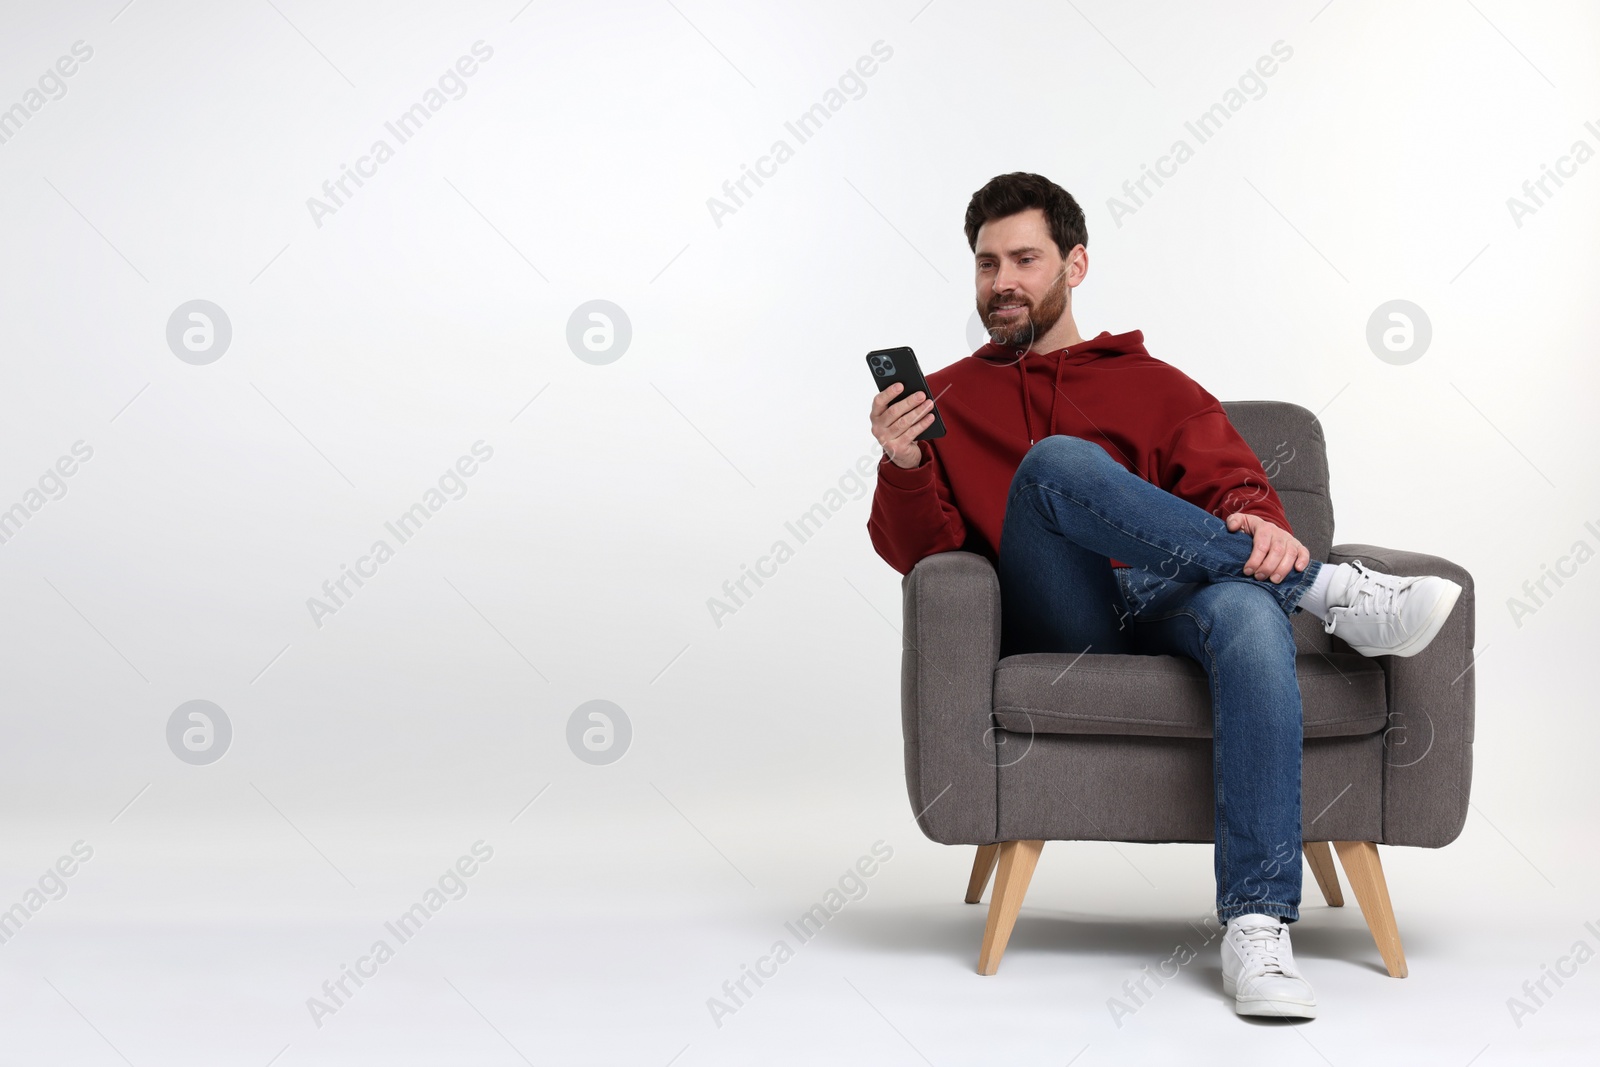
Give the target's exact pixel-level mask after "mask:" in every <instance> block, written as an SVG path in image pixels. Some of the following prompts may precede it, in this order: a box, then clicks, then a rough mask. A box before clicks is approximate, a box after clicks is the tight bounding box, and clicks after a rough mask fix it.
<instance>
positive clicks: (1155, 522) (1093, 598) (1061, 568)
mask: <svg viewBox="0 0 1600 1067" xmlns="http://www.w3.org/2000/svg"><path fill="white" fill-rule="evenodd" d="M1254 543H1255V541H1254V538H1253V537H1251V536H1250V535H1249V534H1246V533H1244V532H1242V531H1239V532H1234V533H1230V532H1229V531H1228V529H1227V526H1226V525H1225V524H1224V523H1223V521H1222V520H1221V519H1219V518H1217V517H1216V516H1214V515H1212V514H1210V513H1209V512H1206V511H1204V510H1203V509H1201V508H1199V507H1196V506H1195V505H1193V504H1191V503H1189V502H1188V501H1186V500H1183V499H1181V498H1179V497H1177V496H1174V495H1173V494H1171V493H1169V492H1167V491H1166V490H1164V489H1162V488H1160V487H1159V486H1156V485H1152V484H1151V483H1149V482H1147V481H1145V480H1144V479H1143V478H1141V477H1139V476H1138V475H1136V474H1132V473H1130V472H1129V471H1128V470H1126V469H1125V468H1124V467H1122V466H1121V465H1120V464H1118V463H1117V462H1116V461H1115V460H1113V459H1112V458H1111V457H1110V456H1109V455H1107V454H1106V452H1105V450H1104V449H1102V448H1101V447H1100V446H1099V445H1096V444H1094V443H1093V442H1090V441H1085V440H1083V439H1081V438H1077V437H1068V436H1065V435H1054V436H1051V437H1046V438H1045V439H1044V440H1042V441H1040V442H1038V443H1037V444H1035V445H1034V446H1033V447H1032V448H1031V449H1029V450H1028V453H1027V455H1026V456H1024V457H1023V460H1022V463H1021V465H1020V466H1018V468H1017V473H1016V475H1015V476H1014V477H1013V478H1012V481H1011V491H1010V496H1009V498H1008V499H1007V502H1006V515H1005V527H1004V529H1003V531H1002V533H1001V538H1000V566H999V577H1000V590H1001V608H1002V621H1001V643H1002V653H1003V654H1004V655H1015V654H1018V653H1023V652H1089V651H1092V652H1095V653H1131V654H1136V655H1146V656H1162V655H1166V656H1188V657H1190V658H1191V659H1194V660H1196V661H1198V662H1199V664H1200V665H1201V667H1203V668H1204V669H1205V673H1206V677H1207V678H1208V679H1209V681H1210V685H1211V709H1212V746H1211V748H1212V762H1213V773H1214V778H1215V788H1214V792H1215V802H1216V821H1215V826H1214V834H1215V838H1214V839H1215V842H1216V847H1215V853H1214V866H1215V869H1216V880H1217V918H1218V919H1219V920H1221V921H1222V922H1224V923H1225V922H1227V920H1229V919H1231V918H1232V917H1233V916H1235V915H1241V914H1244V913H1245V912H1260V913H1264V914H1267V915H1277V916H1280V917H1281V918H1282V919H1283V920H1284V921H1285V922H1295V921H1296V920H1298V919H1299V918H1300V874H1301V859H1300V845H1301V841H1300V817H1301V816H1300V756H1301V744H1302V736H1303V735H1302V722H1301V710H1300V685H1299V681H1298V680H1297V678H1296V676H1295V667H1294V664H1295V643H1294V634H1293V631H1292V629H1291V627H1290V625H1289V616H1290V615H1292V614H1294V613H1295V612H1296V611H1298V610H1299V608H1298V606H1297V605H1298V604H1299V601H1300V598H1301V597H1302V596H1303V595H1304V594H1305V591H1306V590H1307V589H1309V588H1311V583H1312V580H1313V579H1314V578H1315V577H1316V575H1317V571H1318V570H1319V569H1320V568H1321V566H1322V564H1321V563H1320V562H1319V561H1317V560H1315V559H1313V560H1311V561H1310V562H1309V563H1308V564H1307V565H1306V569H1305V570H1303V571H1296V570H1293V569H1292V568H1291V569H1290V571H1289V573H1288V575H1286V576H1285V577H1284V579H1283V581H1282V582H1280V583H1277V584H1274V583H1273V582H1272V581H1271V580H1269V579H1265V578H1250V577H1246V576H1245V574H1244V564H1245V562H1246V561H1247V560H1248V559H1249V558H1250V553H1251V551H1252V549H1253V548H1254ZM1111 559H1116V560H1118V561H1120V562H1122V563H1126V564H1129V566H1127V567H1119V568H1113V567H1112V566H1111V565H1110V560H1111Z"/></svg>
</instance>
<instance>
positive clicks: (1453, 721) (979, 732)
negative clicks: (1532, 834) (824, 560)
mask: <svg viewBox="0 0 1600 1067" xmlns="http://www.w3.org/2000/svg"><path fill="white" fill-rule="evenodd" d="M1224 407H1225V408H1226V409H1227V412H1228V417H1229V418H1230V419H1231V420H1232V421H1233V423H1234V425H1235V426H1236V427H1237V428H1238V430H1239V432H1240V433H1241V434H1242V435H1243V436H1244V438H1245V440H1246V441H1247V442H1249V444H1250V446H1251V447H1252V448H1253V449H1254V450H1255V452H1256V454H1257V455H1258V456H1262V457H1270V461H1268V460H1267V459H1264V460H1263V462H1264V464H1265V465H1266V468H1267V471H1268V474H1269V476H1270V477H1271V480H1272V484H1273V488H1274V489H1275V490H1276V491H1277V493H1278V495H1279V497H1280V498H1281V499H1282V500H1283V503H1284V506H1285V508H1287V510H1288V513H1289V521H1290V523H1291V524H1292V525H1293V527H1294V532H1295V534H1296V536H1298V537H1299V538H1300V540H1301V541H1303V542H1304V543H1305V545H1306V546H1307V547H1308V548H1309V549H1310V550H1311V552H1312V554H1313V556H1315V557H1316V558H1317V559H1321V560H1325V561H1330V562H1335V563H1338V562H1344V561H1348V560H1351V559H1357V558H1359V559H1361V560H1362V561H1364V562H1366V563H1368V564H1370V565H1371V566H1373V567H1375V568H1377V569H1380V570H1383V571H1387V572H1389V573H1392V574H1437V575H1441V576H1443V577H1446V578H1450V579H1452V580H1453V581H1456V582H1458V583H1460V585H1461V587H1462V596H1461V600H1460V602H1459V604H1458V606H1457V608H1456V610H1455V611H1454V612H1453V613H1452V615H1451V617H1450V619H1449V621H1448V622H1447V623H1446V624H1445V627H1444V629H1443V630H1441V631H1440V632H1439V634H1438V636H1437V637H1436V638H1434V641H1433V643H1432V644H1431V645H1429V646H1428V648H1427V649H1426V650H1424V651H1423V652H1421V653H1420V654H1418V655H1416V656H1413V657H1410V658H1407V659H1397V658H1394V657H1381V658H1376V659H1368V658H1366V657H1364V656H1361V655H1359V654H1357V653H1355V652H1353V651H1352V650H1351V649H1350V648H1349V646H1347V645H1345V643H1344V642H1343V641H1340V640H1339V639H1337V638H1336V637H1333V636H1331V635H1329V634H1326V633H1324V632H1323V629H1322V626H1321V624H1320V623H1319V622H1318V621H1317V619H1316V618H1315V617H1313V616H1311V615H1309V614H1306V613H1304V612H1301V613H1300V614H1298V615H1296V616H1295V617H1294V620H1293V625H1294V632H1295V637H1296V641H1297V642H1298V644H1299V647H1300V656H1299V660H1298V664H1297V668H1298V671H1299V677H1300V689H1301V694H1302V697H1303V705H1304V714H1305V719H1304V722H1305V758H1304V764H1303V772H1302V794H1301V795H1302V811H1303V823H1302V830H1303V837H1304V841H1305V845H1304V852H1305V855H1306V858H1307V859H1308V860H1309V861H1310V864H1311V868H1312V873H1313V874H1314V875H1315V876H1316V880H1317V884H1318V886H1319V888H1320V889H1321V891H1322V895H1323V897H1324V899H1326V900H1327V902H1328V904H1329V905H1331V906H1334V907H1338V906H1340V905H1342V904H1343V903H1344V901H1343V896H1342V894H1341V892H1340V889H1339V881H1338V875H1337V873H1336V872H1335V869H1334V864H1333V859H1332V855H1331V854H1330V850H1329V848H1328V846H1329V844H1330V843H1331V844H1332V845H1333V848H1334V850H1336V851H1337V852H1338V854H1339V860H1340V863H1341V864H1342V865H1343V867H1344V870H1345V874H1346V876H1347V877H1348V878H1349V880H1350V884H1351V888H1352V889H1353V890H1354V892H1355V897H1356V900H1357V902H1358V903H1359V904H1360V906H1361V911H1362V914H1363V915H1364V917H1365V918H1366V921H1367V926H1368V928H1369V929H1370V930H1371V931H1372V936H1373V939H1374V940H1375V941H1376V942H1377V946H1378V951H1379V953H1380V954H1381V955H1382V957H1383V962H1384V964H1385V966H1386V967H1387V968H1388V971H1389V973H1390V974H1391V975H1393V976H1394V977H1396V978H1403V977H1404V976H1405V974H1406V962H1405V955H1404V952H1403V951H1402V949H1401V945H1400V936H1399V932H1398V930H1397V928H1396V925H1395V918H1394V913H1393V911H1392V910H1391V908H1390V904H1389V891H1388V888H1387V886H1386V885H1385V883H1384V877H1383V867H1382V865H1381V864H1380V862H1379V858H1378V845H1380V844H1383V845H1413V846H1420V847H1423V848H1439V847H1440V846H1442V845H1447V844H1449V843H1450V842H1451V841H1454V840H1455V839H1456V837H1457V835H1458V834H1460V832H1461V828H1462V825H1463V823H1464V822H1465V820H1466V815H1467V796H1468V790H1469V787H1470V784H1471V781H1472V724H1473V678H1474V675H1473V672H1472V671H1471V670H1470V669H1469V667H1470V666H1471V661H1472V642H1473V613H1474V608H1473V587H1472V576H1471V575H1470V574H1468V573H1467V572H1466V571H1465V570H1463V569H1462V568H1461V567H1459V566H1457V565H1456V564H1454V563H1451V562H1450V561H1448V560H1444V559H1440V558H1438V557H1436V556H1429V555H1424V554H1422V553H1419V552H1405V551H1400V550H1398V549H1389V548H1377V547H1374V546H1372V545H1355V544H1350V545H1339V546H1334V544H1333V501H1332V499H1331V498H1330V497H1329V494H1328V461H1327V452H1326V449H1325V448H1324V445H1323V437H1322V425H1321V423H1319V422H1318V421H1317V419H1316V416H1314V415H1313V414H1312V413H1311V412H1309V411H1307V410H1306V409H1304V408H1302V407H1298V406H1296V405H1294V404H1284V403H1272V402H1261V401H1251V402H1240V403H1231V404H1226V405H1224ZM904 595H905V629H904V648H903V656H902V669H901V687H902V696H901V702H902V720H903V726H904V730H905V760H906V787H907V790H908V791H909V793H910V798H911V807H912V810H913V811H914V812H916V815H917V823H918V825H919V826H921V827H922V831H923V833H925V834H927V835H928V837H929V838H931V839H932V840H934V841H938V842H940V843H941V844H947V845H977V846H978V850H977V851H978V854H977V859H976V861H975V863H974V864H973V868H972V878H971V880H970V882H969V884H968V887H967V896H966V899H967V902H968V903H977V902H978V900H979V899H980V897H981V896H982V894H983V891H984V887H985V886H986V885H987V884H988V881H989V878H990V876H991V874H994V873H995V871H996V868H997V867H998V875H997V876H996V878H995V886H994V893H993V895H992V899H991V901H990V906H989V919H988V923H987V926H986V927H985V930H984V935H983V946H982V949H981V950H980V953H979V957H978V971H979V973H980V974H993V973H995V971H996V969H997V968H998V967H999V966H1000V957H1001V956H1002V955H1003V954H1004V952H1005V949H1006V942H1007V940H1008V939H1009V938H1010V936H1011V930H1012V927H1013V925H1014V924H1015V922H1016V917H1017V912H1018V909H1019V908H1020V907H1021V906H1022V898H1023V896H1024V894H1025V893H1026V892H1027V889H1028V881H1029V879H1030V878H1031V876H1032V874H1033V868H1034V865H1035V863H1036V862H1037V860H1038V857H1039V852H1040V849H1041V848H1043V846H1044V842H1045V841H1053V840H1063V841H1144V842H1168V841H1187V842H1209V841H1211V840H1212V796H1213V791H1212V761H1211V741H1210V737H1211V706H1210V697H1209V692H1208V689H1207V686H1206V682H1205V677H1204V674H1203V673H1202V671H1201V668H1200V666H1199V664H1197V663H1194V662H1192V661H1190V660H1188V659H1185V658H1179V657H1172V656H1128V655H1093V654H1085V655H1082V656H1081V657H1080V656H1078V655H1075V654H1069V653H1060V654H1057V653H1035V654H1030V655H1018V656H1008V657H1006V658H1004V659H1002V658H1000V618H1001V616H1000V584H999V581H998V579H997V578H996V576H995V572H994V569H993V567H991V566H990V564H989V561H988V560H987V559H985V558H984V557H982V556H979V555H976V554H974V553H971V552H944V553H940V554H938V555H934V556H930V557H928V558H927V559H924V560H922V561H921V562H920V563H918V564H917V566H916V567H915V568H914V569H913V570H912V572H911V573H910V574H909V575H907V576H906V578H905V580H904ZM1069 666H1070V667H1071V669H1070V670H1068V669H1067V668H1068V667H1069Z"/></svg>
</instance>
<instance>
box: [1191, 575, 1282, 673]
mask: <svg viewBox="0 0 1600 1067" xmlns="http://www.w3.org/2000/svg"><path fill="white" fill-rule="evenodd" d="M1206 591H1207V596H1206V601H1207V604H1206V608H1207V614H1209V615H1210V620H1209V621H1210V628H1211V640H1212V643H1213V645H1215V646H1218V647H1219V648H1241V649H1253V650H1257V651H1260V652H1263V653H1275V654H1283V653H1285V652H1287V653H1288V654H1289V655H1290V656H1292V655H1293V653H1294V647H1295V645H1294V630H1293V628H1292V627H1291V626H1290V624H1289V616H1288V615H1286V614H1284V611H1283V608H1282V607H1280V606H1279V604H1278V600H1277V598H1276V597H1274V596H1273V595H1272V594H1271V593H1270V592H1268V591H1267V590H1266V589H1265V588H1264V587H1262V586H1261V585H1258V584H1256V583H1254V582H1215V583H1213V584H1212V585H1210V586H1208V587H1207V590H1206Z"/></svg>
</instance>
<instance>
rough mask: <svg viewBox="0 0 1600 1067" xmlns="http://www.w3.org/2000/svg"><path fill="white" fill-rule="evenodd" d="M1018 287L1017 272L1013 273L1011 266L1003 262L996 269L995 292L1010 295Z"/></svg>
mask: <svg viewBox="0 0 1600 1067" xmlns="http://www.w3.org/2000/svg"><path fill="white" fill-rule="evenodd" d="M1016 287H1017V278H1016V274H1015V272H1013V271H1012V269H1011V266H1010V264H1008V263H1006V262H1005V261H1003V260H1002V261H1001V263H1000V265H999V266H997V267H995V269H994V291H995V292H997V293H1009V292H1011V290H1013V289H1015V288H1016Z"/></svg>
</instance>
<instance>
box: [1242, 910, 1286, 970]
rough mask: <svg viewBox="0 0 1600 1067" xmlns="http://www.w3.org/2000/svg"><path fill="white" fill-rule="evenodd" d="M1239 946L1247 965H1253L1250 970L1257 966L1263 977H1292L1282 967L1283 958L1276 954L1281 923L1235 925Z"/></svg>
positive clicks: (1282, 933)
mask: <svg viewBox="0 0 1600 1067" xmlns="http://www.w3.org/2000/svg"><path fill="white" fill-rule="evenodd" d="M1235 931H1236V934H1235V936H1236V937H1237V938H1238V941H1239V947H1240V948H1241V949H1242V950H1243V951H1244V953H1245V955H1246V956H1248V957H1249V959H1248V960H1247V961H1246V963H1247V965H1253V966H1251V967H1250V969H1251V970H1255V969H1257V968H1259V969H1260V970H1261V972H1262V976H1263V977H1269V978H1271V977H1282V978H1288V977H1292V975H1290V974H1289V972H1288V971H1286V970H1284V968H1283V960H1282V959H1281V958H1280V956H1279V955H1278V945H1279V943H1280V942H1281V941H1282V939H1283V935H1284V932H1285V929H1284V926H1283V924H1282V923H1278V924H1276V925H1273V926H1265V925H1262V926H1244V925H1241V926H1238V927H1235Z"/></svg>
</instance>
